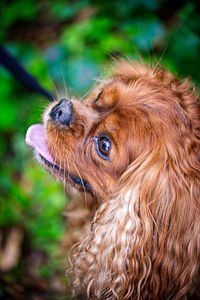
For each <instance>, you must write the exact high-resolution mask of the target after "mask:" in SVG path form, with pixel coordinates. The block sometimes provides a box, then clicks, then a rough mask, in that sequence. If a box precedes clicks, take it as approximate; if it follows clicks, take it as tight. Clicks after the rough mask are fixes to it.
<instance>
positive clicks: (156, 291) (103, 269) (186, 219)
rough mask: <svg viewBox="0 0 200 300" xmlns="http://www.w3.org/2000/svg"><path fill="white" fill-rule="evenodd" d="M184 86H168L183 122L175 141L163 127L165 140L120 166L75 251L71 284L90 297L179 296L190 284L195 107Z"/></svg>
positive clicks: (198, 206) (197, 160)
mask: <svg viewBox="0 0 200 300" xmlns="http://www.w3.org/2000/svg"><path fill="white" fill-rule="evenodd" d="M172 84H175V83H174V82H172ZM181 89H182V91H181ZM184 89H185V87H184V84H182V87H181V85H179V90H178V88H177V87H176V92H177V94H178V93H179V94H180V93H182V94H181V97H183V98H185V99H186V101H185V102H183V103H182V106H185V107H184V110H185V111H186V114H188V116H189V117H187V118H188V119H190V122H189V123H187V124H186V125H183V127H185V128H179V129H180V131H181V134H182V137H181V138H180V139H175V138H174V139H173V136H172V135H173V132H171V131H170V128H169V140H164V139H163V140H162V141H160V140H159V141H157V142H155V143H154V145H153V147H152V148H151V149H147V150H146V151H145V152H143V153H142V154H141V155H140V156H139V157H138V158H137V159H136V160H135V161H134V162H133V163H132V164H131V165H130V166H129V167H128V169H127V170H126V172H125V173H124V174H123V176H122V178H121V180H120V184H119V189H118V191H117V192H116V193H115V194H113V195H112V197H111V198H110V199H108V200H106V201H105V202H104V203H103V204H101V206H100V207H99V209H98V210H97V212H96V215H95V218H94V220H93V223H92V228H91V232H90V234H89V236H88V238H87V239H86V240H85V242H84V243H82V244H81V245H79V247H78V249H77V252H76V254H75V257H74V258H75V259H74V261H75V263H74V268H75V274H76V283H77V284H78V283H82V284H83V286H84V287H87V292H88V296H89V298H91V299H180V298H181V297H182V296H183V295H185V294H187V293H188V291H189V290H191V286H195V283H196V280H197V274H198V271H199V260H200V238H199V237H200V199H199V195H200V184H199V182H200V181H199V179H200V156H199V149H200V148H199V146H200V141H199V139H198V138H199V136H200V135H199V128H200V126H199V123H200V122H199V108H197V106H196V107H195V105H194V99H192V101H190V100H189V94H188V92H184ZM184 93H185V96H184ZM192 103H193V104H192ZM187 111H188V112H187ZM191 111H193V113H191ZM190 114H192V115H193V118H194V120H192V115H191V116H190ZM192 123H193V125H191V124H192ZM192 126H193V127H194V128H193V129H191V128H192ZM176 134H177V133H176ZM183 137H184V138H183ZM166 138H168V137H167V136H166ZM183 141H184V143H183Z"/></svg>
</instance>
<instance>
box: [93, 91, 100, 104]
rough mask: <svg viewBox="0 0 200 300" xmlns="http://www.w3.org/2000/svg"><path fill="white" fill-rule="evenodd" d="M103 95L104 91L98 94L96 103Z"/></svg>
mask: <svg viewBox="0 0 200 300" xmlns="http://www.w3.org/2000/svg"><path fill="white" fill-rule="evenodd" d="M101 95H102V92H100V93H99V95H98V96H97V98H96V99H95V100H94V103H96V102H97V101H98V100H99V98H100V97H101Z"/></svg>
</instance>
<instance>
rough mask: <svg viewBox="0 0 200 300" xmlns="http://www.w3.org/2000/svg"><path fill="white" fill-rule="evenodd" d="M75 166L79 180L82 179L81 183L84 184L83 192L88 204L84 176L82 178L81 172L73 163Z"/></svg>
mask: <svg viewBox="0 0 200 300" xmlns="http://www.w3.org/2000/svg"><path fill="white" fill-rule="evenodd" d="M73 165H74V167H75V169H76V171H77V173H78V176H79V178H80V180H81V182H82V186H83V191H84V197H85V202H86V204H88V201H87V194H86V190H85V186H84V182H83V178H82V176H81V174H80V172H79V170H78V168H77V166H76V164H75V163H73Z"/></svg>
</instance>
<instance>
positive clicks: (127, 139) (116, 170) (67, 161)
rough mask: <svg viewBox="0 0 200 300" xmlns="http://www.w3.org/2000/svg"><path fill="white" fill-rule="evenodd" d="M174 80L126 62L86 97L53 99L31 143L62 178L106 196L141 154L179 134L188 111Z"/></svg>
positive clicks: (97, 194)
mask: <svg viewBox="0 0 200 300" xmlns="http://www.w3.org/2000/svg"><path fill="white" fill-rule="evenodd" d="M173 80H174V77H173V75H172V74H171V73H168V72H166V71H162V70H159V71H158V70H157V72H155V70H153V69H151V68H150V67H147V66H144V65H140V64H137V63H134V64H130V63H126V62H123V63H122V64H121V65H120V67H119V68H118V71H117V72H116V73H115V74H114V75H113V76H112V77H111V78H110V79H108V80H107V81H103V82H102V83H101V84H100V85H98V86H97V87H96V88H95V89H94V90H93V91H92V92H91V93H90V94H89V96H87V97H86V98H85V99H84V100H83V101H82V102H80V101H78V100H76V99H71V100H68V99H63V100H60V101H55V102H53V103H52V104H51V105H50V106H49V107H48V108H47V109H46V111H45V113H44V117H43V121H44V122H43V123H44V127H42V125H34V126H35V127H34V126H33V127H34V128H32V129H31V130H30V132H29V133H28V134H27V136H28V142H27V143H28V144H30V145H31V146H33V147H34V148H36V150H37V151H36V152H37V158H38V159H39V160H40V162H41V163H42V165H43V166H44V167H45V168H46V169H47V170H49V171H50V172H51V173H52V174H53V175H55V176H56V177H57V178H59V179H60V180H61V181H63V182H70V183H72V184H73V185H74V186H75V187H77V188H78V189H83V190H87V191H91V192H93V193H94V194H95V195H96V196H97V197H98V198H101V199H102V198H104V196H106V195H107V194H108V195H109V192H110V191H111V190H112V191H113V190H114V188H115V187H117V186H118V185H119V179H120V178H121V176H122V175H123V173H124V172H125V170H127V168H128V167H130V165H131V164H132V163H133V162H137V158H138V157H141V156H142V155H145V153H146V152H149V151H153V149H154V148H155V146H156V145H157V144H158V142H159V144H160V145H161V144H162V143H169V145H172V144H173V143H177V142H178V139H180V134H179V133H180V131H181V130H182V129H181V128H184V127H185V126H186V123H187V116H186V115H185V113H184V112H183V109H182V108H181V105H182V104H181V101H180V98H179V97H178V94H177V95H176V93H177V91H176V89H175V88H174V89H173V87H172V86H173ZM38 126H39V127H38ZM173 127H174V128H175V130H171V129H172V128H173ZM43 131H44V132H43ZM170 131H171V132H170ZM36 140H37V141H36ZM38 141H39V142H38ZM45 143H46V145H47V147H46V146H45V145H44V144H45ZM161 148H162V147H160V155H162V153H161V152H162V151H161Z"/></svg>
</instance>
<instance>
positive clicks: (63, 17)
mask: <svg viewBox="0 0 200 300" xmlns="http://www.w3.org/2000/svg"><path fill="white" fill-rule="evenodd" d="M177 3H178V4H176V5H175V2H174V1H165V0H135V1H134V0H127V1H121V0H110V1H105V2H104V1H100V0H94V1H92V0H79V1H72V0H71V1H69V0H59V1H53V0H52V1H50V0H49V1H47V0H43V1H39V0H38V1H35V0H13V1H5V0H2V1H1V3H0V12H1V18H0V28H1V30H0V42H1V44H2V45H4V46H5V47H6V48H7V49H8V50H9V51H11V53H12V54H13V55H14V56H15V57H16V58H18V59H19V60H20V61H21V63H22V64H23V65H24V66H25V68H26V69H27V70H28V71H29V72H30V73H31V74H32V75H34V76H35V77H36V78H37V79H38V80H39V82H40V83H41V84H42V85H43V86H44V87H45V88H46V89H48V90H51V91H53V92H54V93H55V94H57V96H58V97H66V94H67V93H69V95H75V96H81V95H83V94H84V93H85V92H86V91H87V90H88V89H89V88H90V87H91V86H92V84H93V79H94V78H96V77H98V76H99V75H100V74H101V73H102V72H104V71H103V70H105V69H106V64H107V62H108V61H110V59H111V58H112V57H118V56H124V57H127V56H128V57H133V58H140V57H142V58H143V59H144V60H145V61H147V62H150V63H152V62H153V63H157V62H160V63H161V64H163V65H164V66H165V67H167V68H168V69H170V70H171V71H172V72H174V73H176V74H178V75H181V76H188V75H189V76H191V77H192V78H193V80H194V81H195V82H196V83H197V84H198V81H199V77H200V59H199V53H200V5H199V4H198V2H197V1H182V2H181V1H177ZM0 79H1V83H0V99H1V100H0V103H1V107H0V138H1V141H0V159H1V168H0V209H1V214H0V226H8V225H9V226H10V225H12V224H13V225H15V224H18V225H21V226H23V228H24V229H25V231H26V232H27V233H28V236H29V243H30V244H31V246H33V247H38V248H41V249H43V250H44V251H45V252H46V253H47V254H48V256H49V257H51V256H53V255H54V253H56V249H57V248H58V247H59V241H60V239H61V237H62V235H63V232H64V230H65V228H64V222H63V219H62V216H61V214H62V211H63V210H64V208H65V205H66V199H65V196H64V193H63V191H62V188H61V185H60V184H59V183H57V182H55V180H54V179H52V178H51V177H50V176H49V175H47V174H46V173H45V172H44V171H43V170H41V169H40V167H39V166H38V165H37V164H36V163H35V161H34V159H33V158H32V151H31V149H30V148H29V147H27V146H26V145H25V142H24V138H25V132H26V130H27V128H28V126H29V125H31V124H32V123H37V122H40V121H41V115H42V112H43V109H44V107H45V105H46V104H47V103H46V102H45V100H44V99H42V98H41V96H38V95H36V94H33V93H31V92H30V91H28V90H26V88H25V87H24V86H22V85H21V84H20V83H19V82H17V81H16V80H15V78H13V77H12V76H11V74H9V73H8V72H7V71H6V70H4V69H3V68H0ZM66 86H67V90H66ZM53 268H54V267H53ZM55 269H56V267H55ZM48 270H49V269H48V268H44V267H43V268H41V270H39V271H38V272H39V273H40V275H41V276H46V275H48Z"/></svg>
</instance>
